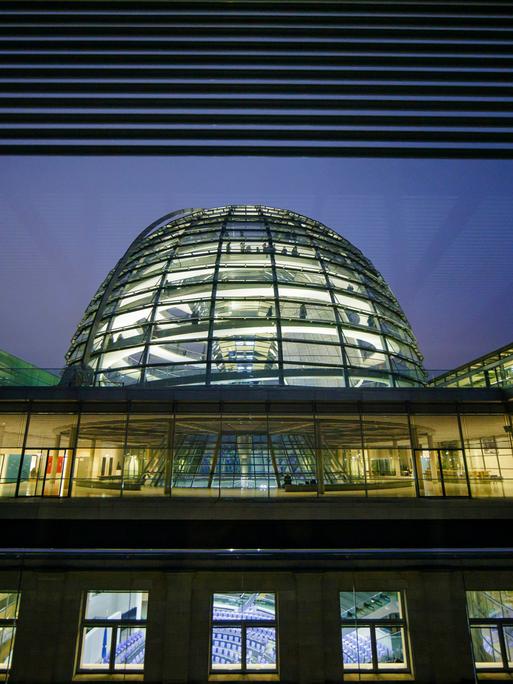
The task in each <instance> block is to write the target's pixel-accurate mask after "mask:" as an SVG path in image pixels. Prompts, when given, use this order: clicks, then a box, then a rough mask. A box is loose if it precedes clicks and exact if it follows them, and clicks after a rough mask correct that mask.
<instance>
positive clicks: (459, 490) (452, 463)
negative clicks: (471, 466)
mask: <svg viewBox="0 0 513 684" xmlns="http://www.w3.org/2000/svg"><path fill="white" fill-rule="evenodd" d="M415 463H416V465H417V478H418V482H419V494H420V496H469V487H468V479H467V473H466V470H465V459H464V457H463V452H462V451H461V450H460V449H416V450H415Z"/></svg>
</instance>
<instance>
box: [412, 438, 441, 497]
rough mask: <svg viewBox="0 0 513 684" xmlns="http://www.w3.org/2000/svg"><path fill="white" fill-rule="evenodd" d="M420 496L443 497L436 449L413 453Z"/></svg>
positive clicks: (420, 450)
mask: <svg viewBox="0 0 513 684" xmlns="http://www.w3.org/2000/svg"><path fill="white" fill-rule="evenodd" d="M415 463H416V465H417V478H418V482H419V495H420V496H444V491H443V485H442V475H441V472H440V460H439V458H438V450H437V449H417V450H416V451H415Z"/></svg>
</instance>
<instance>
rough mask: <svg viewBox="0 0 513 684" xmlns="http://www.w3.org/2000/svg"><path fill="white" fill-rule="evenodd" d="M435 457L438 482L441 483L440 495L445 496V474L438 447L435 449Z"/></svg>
mask: <svg viewBox="0 0 513 684" xmlns="http://www.w3.org/2000/svg"><path fill="white" fill-rule="evenodd" d="M436 457H437V460H438V470H439V472H440V483H441V485H442V496H444V497H445V496H446V493H445V476H444V470H443V468H442V458H441V456H440V449H437V450H436Z"/></svg>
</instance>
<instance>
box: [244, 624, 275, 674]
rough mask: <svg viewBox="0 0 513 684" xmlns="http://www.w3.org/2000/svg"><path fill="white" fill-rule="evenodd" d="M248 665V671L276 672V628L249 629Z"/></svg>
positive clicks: (247, 631) (247, 637) (247, 635)
mask: <svg viewBox="0 0 513 684" xmlns="http://www.w3.org/2000/svg"><path fill="white" fill-rule="evenodd" d="M246 664H247V669H248V670H256V671H260V670H276V665H277V662H276V630H275V629H274V627H248V629H247V630H246Z"/></svg>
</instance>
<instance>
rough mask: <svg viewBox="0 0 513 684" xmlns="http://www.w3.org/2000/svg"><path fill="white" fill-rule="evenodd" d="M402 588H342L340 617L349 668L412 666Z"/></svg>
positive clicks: (346, 667)
mask: <svg viewBox="0 0 513 684" xmlns="http://www.w3.org/2000/svg"><path fill="white" fill-rule="evenodd" d="M402 603H403V601H402V596H401V594H400V592H398V591H342V592H340V617H341V626H342V656H343V667H344V670H345V671H357V672H387V671H393V672H396V671H398V670H402V671H406V670H408V669H409V668H408V657H407V644H406V638H407V637H406V634H407V630H406V620H405V617H404V607H403V605H402Z"/></svg>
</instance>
